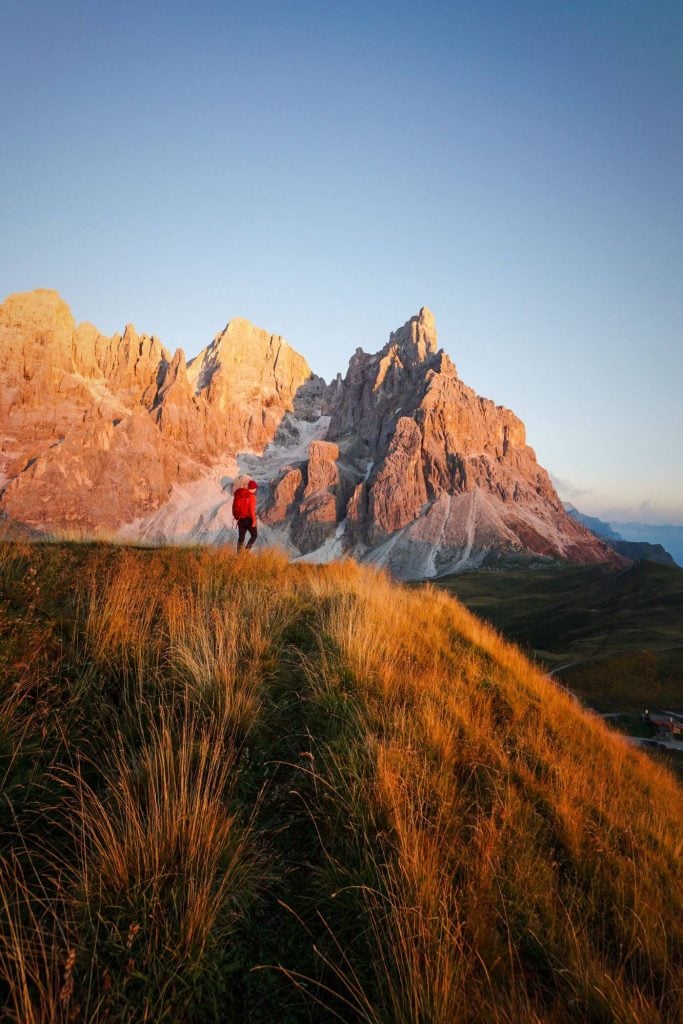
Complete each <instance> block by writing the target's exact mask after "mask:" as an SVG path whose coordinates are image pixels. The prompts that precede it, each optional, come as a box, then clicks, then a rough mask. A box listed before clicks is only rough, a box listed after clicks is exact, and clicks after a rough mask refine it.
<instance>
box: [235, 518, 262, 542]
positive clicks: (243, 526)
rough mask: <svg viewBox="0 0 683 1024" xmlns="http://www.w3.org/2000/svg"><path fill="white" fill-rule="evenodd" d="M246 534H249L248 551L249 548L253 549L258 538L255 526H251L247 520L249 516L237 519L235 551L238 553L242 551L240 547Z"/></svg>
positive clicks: (249, 520)
mask: <svg viewBox="0 0 683 1024" xmlns="http://www.w3.org/2000/svg"><path fill="white" fill-rule="evenodd" d="M247 534H249V543H248V544H247V551H248V550H249V548H251V547H253V545H254V541H255V540H256V538H257V537H258V530H257V529H256V526H252V525H251V519H250V518H249V516H247V517H246V519H238V520H237V550H238V551H240V550H241V549H242V545H243V544H244V538H245V536H246V535H247Z"/></svg>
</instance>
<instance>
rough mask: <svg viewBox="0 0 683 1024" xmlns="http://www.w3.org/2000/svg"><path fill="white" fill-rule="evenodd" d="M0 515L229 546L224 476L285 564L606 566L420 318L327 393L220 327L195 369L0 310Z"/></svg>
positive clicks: (608, 558) (35, 299) (58, 311)
mask: <svg viewBox="0 0 683 1024" xmlns="http://www.w3.org/2000/svg"><path fill="white" fill-rule="evenodd" d="M0 424H1V426H2V450H1V451H0V474H2V479H1V480H0V486H2V488H3V490H2V495H1V510H2V512H3V513H4V514H5V516H7V517H9V518H10V519H12V520H14V521H16V522H20V523H23V524H26V525H27V526H28V527H31V528H34V529H39V530H43V531H47V532H54V533H59V532H63V531H64V530H68V529H72V530H77V531H81V532H85V533H90V534H97V533H101V532H102V531H107V532H109V533H110V534H111V533H112V532H114V533H118V534H120V535H121V536H122V537H125V538H126V539H138V538H145V539H148V540H155V541H168V540H194V541H208V542H217V543H221V542H225V541H227V540H232V539H233V537H234V534H233V532H232V514H231V492H232V485H233V482H234V480H235V479H236V477H237V476H239V475H240V474H248V475H249V476H254V477H256V479H257V480H258V481H259V483H260V484H262V487H261V491H260V495H261V508H260V515H261V518H262V521H263V523H264V526H263V529H262V531H261V533H262V537H263V539H264V541H265V542H266V543H277V544H279V545H281V546H283V547H285V549H286V550H288V551H289V552H290V554H292V556H294V557H304V558H306V559H309V560H318V561H326V560H329V559H331V558H334V557H338V556H340V555H343V554H351V555H353V556H355V557H356V558H359V559H361V560H366V561H371V562H376V563H380V564H383V565H386V566H387V567H388V568H390V569H391V571H392V572H393V573H394V574H395V575H397V576H400V577H407V578H409V577H417V576H420V577H421V576H435V575H438V574H440V573H443V572H447V571H450V572H452V571H459V570H461V569H464V568H470V567H472V566H476V565H481V564H485V563H486V564H488V563H490V562H492V561H497V560H500V559H505V560H519V559H522V560H529V559H532V560H539V559H552V560H554V559H567V560H570V561H580V562H613V563H617V564H620V563H622V562H623V559H622V558H621V557H620V556H619V555H618V554H616V553H615V552H614V551H612V550H611V549H610V548H609V547H608V546H607V545H606V544H605V543H603V542H602V541H601V540H599V539H597V538H596V537H594V536H593V535H592V534H591V533H590V532H589V531H588V530H587V529H585V528H584V527H583V526H582V525H580V524H579V523H576V522H575V521H574V520H573V519H572V518H571V517H570V516H568V515H567V513H566V512H565V510H564V508H563V507H562V504H561V502H560V501H559V499H558V497H557V494H556V493H555V491H554V489H553V486H552V484H551V482H550V479H549V477H548V474H547V473H546V471H545V470H544V469H543V468H542V467H540V466H539V465H538V463H537V461H536V457H535V454H534V452H533V450H532V449H531V448H530V447H529V446H528V445H527V444H526V436H525V429H524V424H523V423H522V422H521V420H519V419H518V417H517V416H515V414H514V413H512V412H511V411H510V410H509V409H505V408H504V407H502V406H497V405H495V404H494V403H493V402H491V401H489V400H488V399H485V398H481V397H479V396H478V395H477V394H476V393H475V392H474V391H473V390H472V389H471V388H468V387H467V386H466V385H465V384H463V383H462V381H461V380H460V379H459V377H458V374H457V371H456V368H455V366H454V364H453V363H452V361H451V360H450V358H449V356H448V355H447V354H446V353H445V352H444V351H443V350H442V349H439V347H438V343H437V335H436V328H435V325H434V319H433V317H432V314H431V313H430V312H429V310H427V309H422V310H421V311H420V313H419V314H418V315H417V316H415V317H413V318H412V319H411V320H409V321H408V322H407V323H406V324H405V325H404V326H403V327H401V328H400V329H399V330H397V331H395V332H393V333H392V334H391V336H390V338H389V341H388V343H387V344H386V345H385V346H384V348H382V349H381V350H380V351H379V352H377V353H375V354H374V355H372V354H367V353H365V352H363V351H362V350H361V349H358V350H357V351H356V354H355V355H354V356H353V357H352V359H351V361H350V364H349V369H348V372H347V374H346V377H345V378H343V379H342V378H341V376H339V377H338V378H337V380H336V381H335V382H333V383H332V384H331V385H329V386H326V385H325V383H324V381H322V379H321V378H319V377H316V376H315V375H314V374H313V373H312V372H311V370H310V368H309V367H308V364H307V363H306V361H305V360H304V359H303V358H302V357H301V356H300V355H298V354H297V353H296V352H295V351H294V350H293V349H292V348H291V347H290V346H289V345H288V344H287V342H285V341H284V340H283V339H282V338H280V337H279V336H277V335H271V334H269V333H268V332H266V331H263V330H261V329H259V328H257V327H254V326H253V325H252V324H250V323H249V322H248V321H246V320H241V319H236V320H232V321H231V322H230V323H229V324H228V325H227V327H226V328H225V330H224V331H223V332H221V333H220V334H219V335H217V336H216V338H215V339H214V341H213V342H212V343H211V344H210V345H209V346H207V348H205V349H204V350H203V351H202V352H201V353H200V354H199V355H198V356H197V357H196V358H195V359H193V360H191V361H190V363H189V364H186V361H185V356H184V354H183V352H182V350H178V351H177V352H176V353H175V354H174V355H173V356H172V355H171V354H170V353H169V352H168V351H167V350H166V349H165V348H164V346H163V345H162V344H161V342H160V341H159V340H158V339H157V338H155V337H148V336H144V335H138V334H137V332H136V331H135V329H134V328H133V327H132V326H128V327H127V328H126V329H125V331H124V333H123V335H118V334H116V335H114V336H113V337H111V338H107V337H104V336H103V335H101V334H100V332H99V331H98V330H97V329H96V328H95V327H93V326H92V325H89V324H81V325H79V326H76V324H75V323H74V321H73V318H72V316H71V313H70V311H69V309H68V306H67V305H66V304H65V303H64V302H63V301H62V300H61V299H60V297H59V296H58V295H57V293H56V292H50V291H45V290H39V291H36V292H31V293H27V294H23V295H14V296H10V298H9V299H7V300H6V302H5V303H3V305H2V306H0Z"/></svg>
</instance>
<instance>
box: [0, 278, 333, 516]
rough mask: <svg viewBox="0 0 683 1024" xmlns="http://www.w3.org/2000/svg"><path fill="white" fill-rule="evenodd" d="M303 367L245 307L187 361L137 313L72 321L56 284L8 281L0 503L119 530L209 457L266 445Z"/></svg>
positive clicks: (1, 320) (0, 380)
mask: <svg viewBox="0 0 683 1024" xmlns="http://www.w3.org/2000/svg"><path fill="white" fill-rule="evenodd" d="M311 378H312V374H311V371H310V369H309V367H308V365H307V364H306V361H305V360H304V359H303V358H302V357H301V356H300V355H298V354H297V353H296V352H294V350H293V349H291V348H290V347H289V345H287V343H286V342H285V341H284V340H283V339H282V338H279V337H277V336H272V335H268V334H267V333H266V332H265V331H261V330H259V329H258V328H256V327H253V326H252V325H251V324H249V323H248V322H247V321H246V320H238V321H232V322H231V323H230V324H228V326H227V327H226V329H225V330H224V331H223V332H222V334H220V335H218V336H217V338H216V339H215V340H214V341H213V342H212V343H211V344H210V345H209V346H208V348H206V349H205V350H204V351H203V352H201V353H200V355H199V356H197V358H196V359H195V360H193V361H192V363H191V364H190V366H189V367H188V366H186V363H185V356H184V354H183V352H182V351H180V350H179V351H177V352H176V353H175V355H174V356H171V355H170V353H169V352H168V351H167V350H166V349H165V348H164V346H163V345H162V344H161V342H160V341H159V340H158V339H157V338H154V337H148V336H146V335H138V334H137V332H136V331H135V328H134V327H132V326H131V325H129V326H128V327H126V329H125V331H124V333H123V334H122V335H119V334H115V335H114V336H113V337H111V338H108V337H105V336H103V335H102V334H100V332H99V331H98V330H97V328H95V327H93V326H92V325H91V324H81V325H79V326H78V327H77V326H76V324H75V323H74V320H73V317H72V316H71V312H70V310H69V307H68V306H67V305H66V303H65V302H64V301H63V300H62V299H61V298H60V297H59V295H58V294H57V293H56V292H53V291H46V290H43V289H40V290H38V291H34V292H29V293H26V294H22V295H12V296H10V297H9V298H8V299H7V300H6V301H5V302H4V303H3V304H2V305H1V306H0V424H1V428H2V441H1V442H0V444H1V446H2V450H1V451H0V474H2V478H3V481H4V490H3V494H2V511H3V512H4V513H5V514H6V515H9V516H10V517H12V518H14V519H18V520H20V521H22V522H25V523H27V524H29V525H31V526H34V527H40V528H43V529H44V530H46V531H48V532H49V531H57V532H59V531H60V530H64V529H72V528H73V529H76V530H78V529H82V530H85V531H93V532H97V531H98V530H100V531H102V530H107V531H115V530H117V529H118V528H119V527H120V526H121V525H122V524H124V523H128V522H131V521H132V520H135V519H136V518H138V517H141V516H145V515H148V514H149V513H151V512H154V511H155V510H156V509H158V508H159V507H160V506H161V505H162V504H163V503H164V502H166V501H167V500H168V498H169V495H170V493H171V491H172V488H173V486H174V485H183V484H186V483H188V482H190V481H192V480H196V479H197V478H198V477H200V476H201V475H202V474H203V473H205V472H206V470H207V467H209V466H210V465H212V464H213V463H214V462H215V461H216V460H221V459H229V458H231V457H234V455H235V454H236V453H237V452H238V451H244V450H254V451H260V450H262V449H263V448H264V447H265V446H266V445H267V444H268V443H269V442H270V441H271V440H272V439H273V438H274V436H275V433H276V431H277V429H278V426H279V425H280V423H281V422H282V419H283V417H284V416H285V414H286V413H288V412H291V411H292V410H293V408H294V399H295V396H296V393H297V391H298V390H299V389H300V387H301V385H302V384H304V383H305V382H306V381H309V380H310V379H311ZM313 383H314V381H313Z"/></svg>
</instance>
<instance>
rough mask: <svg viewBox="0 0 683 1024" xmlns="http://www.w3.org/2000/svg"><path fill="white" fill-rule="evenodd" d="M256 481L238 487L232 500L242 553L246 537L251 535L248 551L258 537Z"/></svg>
mask: <svg viewBox="0 0 683 1024" xmlns="http://www.w3.org/2000/svg"><path fill="white" fill-rule="evenodd" d="M257 487H258V484H257V483H256V481H255V480H250V481H249V483H248V484H247V486H246V487H238V488H237V490H236V491H235V496H234V498H233V499H232V514H233V516H234V517H235V519H236V520H237V550H238V551H241V550H242V546H243V544H244V538H245V535H246V534H247V533H248V534H249V543H248V544H247V551H248V550H249V548H251V547H253V546H254V541H255V540H256V537H257V536H258V530H257V529H256V488H257Z"/></svg>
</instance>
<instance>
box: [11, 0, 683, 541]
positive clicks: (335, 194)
mask: <svg viewBox="0 0 683 1024" xmlns="http://www.w3.org/2000/svg"><path fill="white" fill-rule="evenodd" d="M1 9H2V13H3V28H4V38H5V41H6V46H5V55H4V60H3V63H2V66H1V67H0V82H1V83H2V91H3V96H4V98H5V115H6V116H5V138H6V140H7V141H8V142H9V144H6V145H5V146H4V147H3V149H2V153H1V154H0V185H1V186H2V188H1V190H0V196H1V198H0V218H1V220H0V223H1V224H2V237H3V245H2V250H1V251H0V289H1V291H2V294H3V297H4V296H5V295H7V294H9V293H11V292H16V291H27V290H30V289H33V288H36V287H50V288H55V289H57V290H58V291H59V292H60V294H61V295H62V296H63V298H64V299H65V300H66V301H67V302H68V303H69V305H70V306H71V308H72V311H73V313H74V316H75V317H76V319H77V320H89V321H92V322H93V323H95V324H96V325H97V326H98V327H99V328H100V330H102V331H103V332H104V333H106V334H111V333H114V332H115V331H120V330H121V329H122V328H123V326H124V325H125V323H126V322H129V321H130V322H133V323H134V324H135V326H136V328H137V329H138V330H139V331H140V332H145V333H154V334H156V335H157V336H158V337H160V339H161V340H162V341H163V343H164V344H165V345H166V346H167V347H169V348H171V349H173V348H176V347H182V348H184V350H185V352H186V354H187V355H188V357H191V356H192V355H194V354H196V353H197V351H199V350H200V349H201V348H202V347H204V346H205V345H206V344H208V342H209V341H210V340H211V338H213V336H214V335H215V334H216V333H217V332H218V331H219V330H221V329H222V328H223V327H224V326H225V323H226V322H227V320H229V319H232V318H233V317H235V316H245V317H247V318H248V319H250V320H252V321H253V322H254V323H256V324H258V325H259V326H262V327H264V328H266V329H267V330H269V331H272V332H273V333H278V334H282V335H283V336H284V337H285V338H287V340H288V341H289V342H290V344H292V346H293V347H294V348H296V349H297V350H298V351H300V352H301V353H302V354H303V355H304V356H305V357H306V358H307V360H308V362H309V364H310V365H311V367H312V369H313V370H314V371H315V372H316V373H319V374H321V375H322V376H324V377H325V378H326V379H328V380H329V379H330V378H331V377H333V376H334V374H335V373H337V372H338V371H340V372H342V373H344V372H345V370H346V365H347V363H348V359H349V357H350V356H351V355H352V353H353V352H354V350H355V349H356V347H358V346H362V347H363V348H364V349H365V350H366V351H376V350H377V349H379V348H381V346H382V345H383V344H384V343H385V342H386V340H387V338H388V336H389V332H390V331H391V330H394V329H395V328H396V327H397V326H399V325H401V324H402V323H403V322H405V320H407V319H408V318H409V317H410V316H411V315H413V314H414V313H416V312H417V310H418V309H419V308H420V307H421V306H422V305H427V306H429V307H430V309H431V310H432V311H433V312H434V314H435V317H436V322H437V328H438V331H439V341H440V344H442V345H443V347H444V348H445V349H446V350H447V351H448V352H449V354H450V355H451V357H452V358H453V360H454V362H455V363H456V366H457V368H458V372H459V374H460V376H461V378H462V379H463V381H464V382H465V383H466V384H468V385H469V386H471V387H473V388H474V389H475V390H476V391H477V392H478V393H479V394H482V395H485V396H486V397H489V398H492V399H493V400H494V401H495V402H497V403H499V404H503V405H506V406H508V407H509V408H511V409H513V410H514V412H515V413H516V414H517V415H518V416H520V418H521V419H522V420H523V421H524V422H525V424H526V427H527V436H528V442H529V444H531V445H532V447H534V448H535V450H536V452H537V455H538V458H539V461H540V462H541V464H542V465H543V466H544V467H545V468H546V469H548V470H549V471H550V472H551V473H552V474H553V476H554V478H556V480H558V481H559V485H558V486H559V491H560V494H561V496H562V497H563V498H565V499H566V500H570V501H572V502H573V503H574V504H576V505H577V507H578V508H580V509H581V511H583V512H586V513H587V514H591V515H599V516H600V518H603V519H607V520H608V521H617V520H622V521H628V520H639V521H643V522H645V521H647V522H660V523H664V522H667V523H673V524H679V523H683V456H682V455H681V452H680V443H679V439H680V438H681V437H683V414H682V412H681V402H680V387H681V383H682V381H683V343H682V342H683V339H682V338H681V323H683V294H682V291H681V288H680V281H681V280H683V245H682V243H681V239H683V204H682V203H681V188H680V182H681V181H682V180H683V131H682V130H681V127H682V126H681V116H680V95H681V94H682V93H683V68H682V66H681V61H680V52H681V46H682V45H683V7H681V5H679V4H676V3H673V2H656V3H654V4H651V5H648V6H647V7H645V6H644V5H643V4H641V3H638V2H631V0H619V2H616V0H607V2H605V3H604V4H601V5H599V6H598V5H595V4H594V3H588V2H579V3H577V4H575V5H572V6H571V8H570V7H568V6H565V5H557V6H555V5H547V4H541V3H538V2H532V0H524V2H522V3H520V4H519V5H515V6H514V8H512V7H510V6H509V5H507V4H505V3H503V2H483V3H476V4H475V3H471V2H468V3H458V2H455V3H449V4H445V3H441V2H435V0H430V2H427V3H425V4H424V5H422V6H421V7H420V8H419V9H418V8H416V7H415V6H414V5H412V4H409V3H404V2H397V3H372V4H359V3H355V2H350V3H349V4H347V5H345V6H344V7H331V6H328V5H318V4H314V3H312V2H311V3H308V2H305V0H302V2H301V3H298V4H296V5H292V6H283V5H279V4H275V3H271V2H264V3H262V4H261V5H259V6H258V8H249V9H246V8H245V7H244V6H243V5H237V4H232V3H218V2H212V0H206V2H201V3H198V4H193V5H191V6H190V5H185V4H181V3H176V4H172V5H161V4H158V3H152V2H142V3H139V4H136V5H132V4H128V3H122V4H120V5H104V4H92V3H86V2H84V0H83V2H76V0H66V2H63V3H60V4H57V5H55V4H51V3H47V2H44V0H35V2H32V3H30V4H26V3H20V2H18V0H5V2H3V3H2V8H1Z"/></svg>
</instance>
